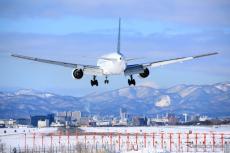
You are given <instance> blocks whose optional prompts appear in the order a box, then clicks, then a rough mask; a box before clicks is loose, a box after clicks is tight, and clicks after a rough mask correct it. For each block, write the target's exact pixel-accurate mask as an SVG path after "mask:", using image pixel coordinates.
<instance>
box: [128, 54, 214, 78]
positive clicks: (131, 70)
mask: <svg viewBox="0 0 230 153" xmlns="http://www.w3.org/2000/svg"><path fill="white" fill-rule="evenodd" d="M215 54H218V53H217V52H212V53H207V54H201V55H196V56H189V57H180V58H173V59H168V60H161V61H154V62H149V63H143V64H134V65H127V68H126V70H125V75H133V74H139V73H143V71H144V69H145V68H147V67H151V68H155V67H160V66H164V65H168V64H174V63H182V62H185V61H189V60H193V59H196V58H201V57H205V56H211V55H215Z"/></svg>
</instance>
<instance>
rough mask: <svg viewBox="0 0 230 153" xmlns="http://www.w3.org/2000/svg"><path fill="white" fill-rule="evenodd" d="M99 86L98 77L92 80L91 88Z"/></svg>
mask: <svg viewBox="0 0 230 153" xmlns="http://www.w3.org/2000/svg"><path fill="white" fill-rule="evenodd" d="M94 85H95V86H98V81H97V80H96V76H95V75H94V76H93V80H91V86H94Z"/></svg>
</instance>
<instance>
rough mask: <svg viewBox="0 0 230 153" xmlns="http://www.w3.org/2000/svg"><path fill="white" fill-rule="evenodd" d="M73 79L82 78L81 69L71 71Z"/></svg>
mask: <svg viewBox="0 0 230 153" xmlns="http://www.w3.org/2000/svg"><path fill="white" fill-rule="evenodd" d="M73 77H74V78H75V79H81V78H82V77H83V71H82V69H75V70H73Z"/></svg>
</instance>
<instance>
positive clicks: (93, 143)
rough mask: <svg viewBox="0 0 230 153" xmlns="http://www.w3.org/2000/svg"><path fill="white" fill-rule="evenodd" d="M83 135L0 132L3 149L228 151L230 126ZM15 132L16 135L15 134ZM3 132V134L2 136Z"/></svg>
mask: <svg viewBox="0 0 230 153" xmlns="http://www.w3.org/2000/svg"><path fill="white" fill-rule="evenodd" d="M81 129H82V130H84V131H85V132H84V133H82V134H79V133H77V134H74V135H62V134H59V132H57V131H56V130H57V129H55V128H42V129H37V128H36V129H35V128H22V129H21V128H19V129H0V141H1V142H0V143H2V144H4V146H5V148H6V149H8V150H9V149H10V148H14V147H16V148H22V149H23V148H25V147H26V148H36V147H51V146H53V147H61V146H69V145H71V146H74V145H76V144H79V143H81V144H83V145H85V146H87V147H92V148H94V149H95V148H100V147H106V148H108V149H110V150H114V151H116V152H128V153H132V152H133V153H138V152H142V153H143V152H144V153H145V152H224V151H226V150H229V151H230V126H210V127H208V126H207V127H205V126H203V127H200V126H159V127H95V128H94V127H84V128H81ZM15 130H16V132H15ZM5 131H6V132H5Z"/></svg>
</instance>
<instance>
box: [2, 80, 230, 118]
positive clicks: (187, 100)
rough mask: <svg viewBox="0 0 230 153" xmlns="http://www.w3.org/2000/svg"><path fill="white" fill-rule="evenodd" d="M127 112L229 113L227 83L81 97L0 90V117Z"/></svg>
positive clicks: (229, 88)
mask: <svg viewBox="0 0 230 153" xmlns="http://www.w3.org/2000/svg"><path fill="white" fill-rule="evenodd" d="M121 107H125V108H127V110H128V112H129V113H130V114H139V115H144V114H156V113H165V112H172V113H178V114H182V113H185V112H186V113H196V114H207V115H212V116H225V115H230V83H229V82H224V83H217V84H213V85H176V86H173V87H171V88H168V89H155V88H152V87H149V86H136V87H126V88H121V89H117V90H113V91H108V92H105V93H93V94H89V95H87V96H83V97H72V96H60V95H57V94H52V93H48V92H39V91H34V90H28V89H25V90H19V91H17V92H15V93H9V92H0V112H1V113H0V118H9V117H11V118H18V117H25V116H29V115H35V114H47V113H50V112H57V111H76V110H80V111H82V112H88V113H91V114H100V115H118V113H119V108H121Z"/></svg>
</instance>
